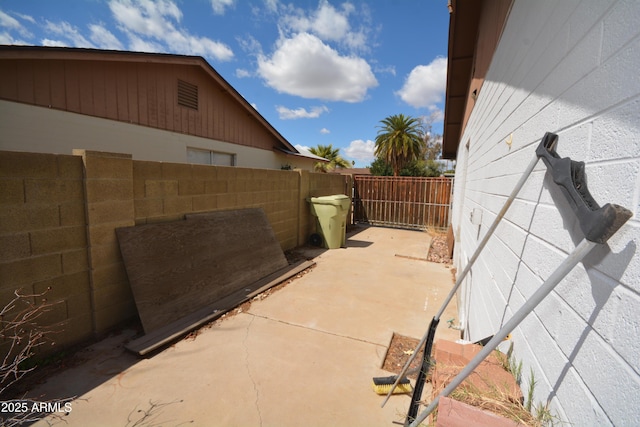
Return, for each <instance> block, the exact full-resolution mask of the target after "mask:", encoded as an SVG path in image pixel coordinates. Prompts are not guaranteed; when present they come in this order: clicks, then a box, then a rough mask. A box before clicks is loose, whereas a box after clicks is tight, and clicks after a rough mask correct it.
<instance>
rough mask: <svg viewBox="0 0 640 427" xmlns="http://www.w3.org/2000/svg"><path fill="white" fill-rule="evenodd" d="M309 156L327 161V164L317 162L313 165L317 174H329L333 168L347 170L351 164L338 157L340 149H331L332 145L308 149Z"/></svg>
mask: <svg viewBox="0 0 640 427" xmlns="http://www.w3.org/2000/svg"><path fill="white" fill-rule="evenodd" d="M309 152H310V153H311V154H315V155H316V156H319V157H322V158H325V159H327V160H329V163H326V162H318V163H316V164H315V169H316V171H318V172H329V171H332V170H334V169H335V168H348V167H350V166H351V164H350V163H349V162H348V161H346V160H345V159H343V158H342V157H340V148H333V145H332V144H329V145H319V144H318V146H317V147H311V148H309Z"/></svg>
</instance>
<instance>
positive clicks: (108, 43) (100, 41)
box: [89, 24, 124, 50]
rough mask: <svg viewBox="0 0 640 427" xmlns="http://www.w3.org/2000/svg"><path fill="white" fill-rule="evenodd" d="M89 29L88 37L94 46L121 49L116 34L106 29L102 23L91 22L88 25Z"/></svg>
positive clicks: (121, 46) (122, 47)
mask: <svg viewBox="0 0 640 427" xmlns="http://www.w3.org/2000/svg"><path fill="white" fill-rule="evenodd" d="M89 31H90V32H91V34H90V35H89V38H90V39H91V41H92V42H93V43H95V45H96V46H98V47H99V48H101V49H114V50H122V49H124V46H123V45H122V43H121V42H120V40H118V38H117V37H116V36H114V35H113V33H111V31H109V30H107V29H106V28H105V27H104V26H103V25H98V24H91V25H89Z"/></svg>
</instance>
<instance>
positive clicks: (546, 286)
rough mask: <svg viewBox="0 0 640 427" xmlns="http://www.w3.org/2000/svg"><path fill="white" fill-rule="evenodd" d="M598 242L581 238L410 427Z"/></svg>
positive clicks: (417, 422) (502, 338)
mask: <svg viewBox="0 0 640 427" xmlns="http://www.w3.org/2000/svg"><path fill="white" fill-rule="evenodd" d="M596 245H598V243H594V242H591V241H589V240H587V239H583V240H582V242H580V244H578V246H576V247H575V249H574V250H573V252H571V253H570V254H569V256H567V258H566V259H565V260H564V261H563V262H562V263H561V264H560V265H559V266H558V268H556V270H555V271H554V272H553V273H552V274H551V276H549V278H548V279H547V280H546V281H545V282H544V283H543V284H542V286H540V288H539V289H538V290H537V291H536V292H535V293H534V294H533V295H532V296H531V298H529V299H528V300H527V301H526V302H525V303H524V304H523V305H522V307H520V309H519V310H518V311H517V312H516V314H514V315H513V317H512V318H511V319H510V320H509V321H508V322H507V323H505V325H504V326H503V327H502V329H500V331H498V333H497V334H495V335H494V336H493V338H492V339H491V340H490V341H489V342H488V343H487V345H485V346H484V347H483V348H482V350H481V351H480V352H479V353H478V354H477V355H476V356H475V357H474V358H473V359H472V360H471V362H469V364H468V365H467V366H466V367H465V368H464V369H463V370H462V371H460V373H459V374H458V375H457V376H456V377H455V378H454V379H453V380H452V381H451V382H450V383H449V385H448V386H447V387H445V388H444V390H442V392H441V393H440V394H439V395H438V396H437V397H436V398H435V399H434V400H433V402H431V404H429V406H428V407H427V408H426V409H425V410H424V411H423V412H422V413H421V414H420V415H418V417H417V418H416V419H415V420H414V421H413V422H412V423H411V424H409V426H410V427H416V426H418V425H419V424H420V423H421V422H422V421H424V419H425V418H427V417H428V416H429V414H430V413H431V412H433V410H434V409H435V408H436V407H437V406H438V402H439V401H440V398H441V397H446V396H448V395H449V394H450V393H451V392H452V391H453V390H454V389H455V388H456V387H458V386H459V385H460V384H461V383H462V381H464V380H465V379H466V378H467V377H468V376H469V375H471V373H472V372H473V370H474V369H475V368H477V367H478V365H480V363H481V362H482V361H483V360H484V359H485V358H486V357H487V356H488V355H489V354H490V353H491V352H492V351H493V350H495V348H496V347H498V345H499V344H500V343H501V342H502V341H503V340H504V338H505V337H506V336H507V335H509V334H510V333H511V332H512V331H513V330H514V329H515V328H516V327H517V326H518V325H519V324H520V322H522V321H523V320H524V318H525V317H527V315H528V314H529V313H531V312H532V311H533V309H534V308H536V307H537V306H538V304H540V302H541V301H542V300H543V299H544V298H545V297H546V296H547V295H549V293H550V292H551V291H552V290H553V289H554V288H555V287H556V285H557V284H558V283H560V281H561V280H562V279H563V278H564V277H565V276H566V275H567V274H568V273H569V272H570V271H571V270H572V269H573V267H575V266H576V265H577V264H578V263H579V262H580V261H582V259H583V258H584V257H585V256H586V255H587V254H588V253H589V252H590V251H591V249H593V248H594V247H595V246H596Z"/></svg>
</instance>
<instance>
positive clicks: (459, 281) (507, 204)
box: [381, 155, 539, 408]
mask: <svg viewBox="0 0 640 427" xmlns="http://www.w3.org/2000/svg"><path fill="white" fill-rule="evenodd" d="M538 160H539V157H538V156H537V155H536V156H535V157H534V159H533V160H531V162H530V163H529V166H527V169H525V171H524V173H523V174H522V176H521V177H520V180H519V181H518V183H517V184H516V186H515V187H514V189H513V190H512V191H511V194H510V195H509V198H508V199H507V201H506V202H505V204H504V206H503V207H502V209H501V210H500V212H499V213H498V216H496V219H495V220H494V221H493V224H491V227H489V230H487V232H486V234H485V235H484V237H483V238H482V241H481V242H480V245H479V246H478V247H477V248H476V250H475V252H474V253H473V255H471V258H470V259H469V262H468V263H467V265H466V266H465V267H464V269H463V270H462V273H460V274H459V275H458V279H457V280H456V283H455V285H454V286H453V288H452V289H451V292H449V295H447V298H446V299H445V301H444V303H443V304H442V307H440V310H438V312H437V313H436V315H435V316H434V318H433V320H432V321H431V322H432V323H431V324H432V325H433V323H434V322H435V323H436V325H437V323H438V322H439V321H440V317H441V316H442V313H443V312H444V310H445V309H446V308H447V306H448V305H449V303H450V302H451V300H452V299H453V296H454V295H455V294H456V292H457V291H458V288H460V285H461V284H462V281H463V280H464V278H465V277H466V275H467V273H469V271H470V270H471V267H472V266H473V264H474V263H475V262H476V260H477V259H478V256H480V252H482V250H483V249H484V247H485V245H486V244H487V242H488V241H489V238H490V237H491V235H492V234H493V232H494V231H495V230H496V228H498V225H499V223H500V221H501V220H502V218H503V217H504V215H505V214H506V213H507V210H509V207H511V204H512V203H513V201H514V200H515V198H516V196H517V195H518V193H519V192H520V190H521V189H522V187H524V184H525V182H527V179H529V175H531V172H533V169H534V168H535V167H536V165H537V164H538ZM430 330H431V326H430V327H429V329H428V330H427V332H425V334H424V336H423V337H422V339H421V340H420V343H419V344H418V345H417V346H416V349H415V350H414V351H413V354H412V355H411V357H409V360H408V361H407V362H406V363H405V365H404V367H403V368H402V371H400V373H399V374H398V375H397V378H396V381H395V382H394V383H393V386H392V387H391V390H390V391H389V393H388V394H387V397H385V399H384V401H383V402H382V406H381V407H383V408H384V405H385V404H386V403H387V401H388V400H389V397H390V396H391V394H393V391H394V390H395V388H396V387H397V386H398V383H399V382H400V380H401V379H402V377H404V375H405V374H406V372H407V370H408V369H409V365H410V364H411V362H413V359H415V358H416V356H417V355H418V353H419V351H420V348H421V347H422V346H423V345H424V344H425V342H426V341H427V337H428V336H429V331H430ZM432 344H433V342H432V343H431V345H432ZM431 345H429V350H430V349H431ZM425 357H429V355H427V354H426V352H425Z"/></svg>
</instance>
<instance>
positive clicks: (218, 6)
mask: <svg viewBox="0 0 640 427" xmlns="http://www.w3.org/2000/svg"><path fill="white" fill-rule="evenodd" d="M234 3H235V0H211V8H212V9H213V13H215V14H216V15H224V10H225V8H227V7H230V6H233V5H234Z"/></svg>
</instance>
